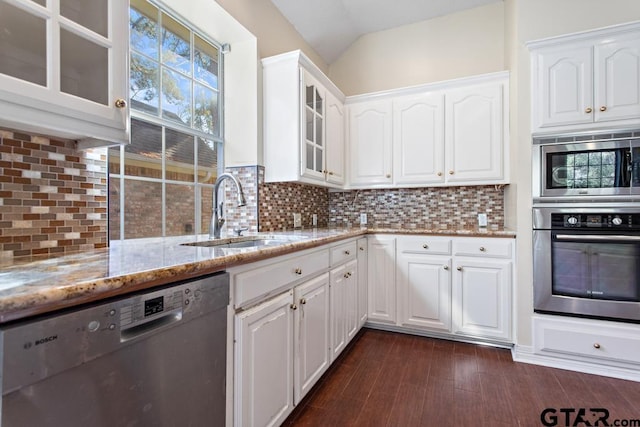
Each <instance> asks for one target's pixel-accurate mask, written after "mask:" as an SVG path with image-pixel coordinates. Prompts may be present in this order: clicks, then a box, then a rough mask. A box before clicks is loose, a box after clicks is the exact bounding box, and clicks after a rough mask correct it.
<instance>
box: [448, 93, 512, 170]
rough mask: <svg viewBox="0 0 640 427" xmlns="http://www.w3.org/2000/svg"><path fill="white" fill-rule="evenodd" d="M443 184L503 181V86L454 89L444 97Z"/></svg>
mask: <svg viewBox="0 0 640 427" xmlns="http://www.w3.org/2000/svg"><path fill="white" fill-rule="evenodd" d="M445 114H446V117H447V120H446V127H445V145H446V159H447V172H446V173H447V182H451V183H453V182H468V183H473V182H486V181H500V180H502V179H503V178H504V169H505V167H504V163H505V161H504V156H505V154H504V142H503V141H504V129H503V125H504V122H503V87H502V85H500V84H492V85H485V86H474V87H470V88H464V89H457V90H454V91H451V92H448V93H447V97H446V113H445Z"/></svg>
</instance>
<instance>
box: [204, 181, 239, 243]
mask: <svg viewBox="0 0 640 427" xmlns="http://www.w3.org/2000/svg"><path fill="white" fill-rule="evenodd" d="M226 178H229V179H230V180H231V181H233V183H234V184H235V185H236V189H237V190H238V206H239V207H240V206H244V205H246V204H247V201H246V200H245V198H244V192H243V191H242V185H240V182H238V180H237V179H236V177H234V176H233V175H231V174H230V173H223V174H222V175H220V176H219V177H218V179H217V180H216V183H215V185H214V186H213V215H211V224H209V238H210V239H219V238H220V230H222V226H223V225H224V222H225V219H224V218H223V212H222V208H223V206H224V202H220V204H218V190H219V189H220V184H222V181H224V180H225V179H226Z"/></svg>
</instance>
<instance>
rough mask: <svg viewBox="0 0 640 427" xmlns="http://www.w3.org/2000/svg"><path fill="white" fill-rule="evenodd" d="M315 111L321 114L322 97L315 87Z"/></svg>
mask: <svg viewBox="0 0 640 427" xmlns="http://www.w3.org/2000/svg"><path fill="white" fill-rule="evenodd" d="M316 113H318V114H320V115H322V97H321V96H320V92H318V90H317V89H316Z"/></svg>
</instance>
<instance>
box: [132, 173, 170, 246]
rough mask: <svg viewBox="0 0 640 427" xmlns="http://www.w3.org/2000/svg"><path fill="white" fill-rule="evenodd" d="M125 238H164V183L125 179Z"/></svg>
mask: <svg viewBox="0 0 640 427" xmlns="http://www.w3.org/2000/svg"><path fill="white" fill-rule="evenodd" d="M124 197H125V207H124V238H126V239H136V238H140V237H157V236H162V183H160V182H148V181H137V180H134V179H125V181H124Z"/></svg>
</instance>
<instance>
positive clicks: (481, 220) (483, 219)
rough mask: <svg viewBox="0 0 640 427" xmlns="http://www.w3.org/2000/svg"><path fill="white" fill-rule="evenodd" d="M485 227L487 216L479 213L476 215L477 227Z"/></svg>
mask: <svg viewBox="0 0 640 427" xmlns="http://www.w3.org/2000/svg"><path fill="white" fill-rule="evenodd" d="M486 226H487V214H484V213H481V214H478V227H486Z"/></svg>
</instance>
